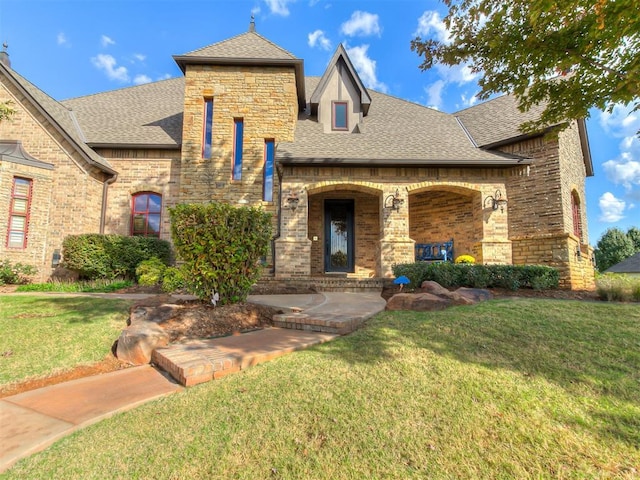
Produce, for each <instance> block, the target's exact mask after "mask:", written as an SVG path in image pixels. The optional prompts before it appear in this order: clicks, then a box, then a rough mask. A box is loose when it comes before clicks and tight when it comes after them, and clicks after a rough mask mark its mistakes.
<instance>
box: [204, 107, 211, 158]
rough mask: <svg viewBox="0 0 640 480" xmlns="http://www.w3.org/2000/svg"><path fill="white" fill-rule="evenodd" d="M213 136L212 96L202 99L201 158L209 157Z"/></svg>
mask: <svg viewBox="0 0 640 480" xmlns="http://www.w3.org/2000/svg"><path fill="white" fill-rule="evenodd" d="M212 137H213V98H205V99H204V125H203V128H202V158H211V139H212Z"/></svg>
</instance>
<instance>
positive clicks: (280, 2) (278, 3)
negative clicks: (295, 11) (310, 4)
mask: <svg viewBox="0 0 640 480" xmlns="http://www.w3.org/2000/svg"><path fill="white" fill-rule="evenodd" d="M292 2H295V0H264V3H266V4H267V7H269V10H270V11H271V13H273V14H274V15H280V16H281V17H288V16H289V7H288V6H287V5H288V4H289V3H292Z"/></svg>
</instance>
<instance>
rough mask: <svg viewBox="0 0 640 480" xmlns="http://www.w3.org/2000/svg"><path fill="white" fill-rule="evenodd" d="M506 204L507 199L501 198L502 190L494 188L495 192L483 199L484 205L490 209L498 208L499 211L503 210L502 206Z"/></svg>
mask: <svg viewBox="0 0 640 480" xmlns="http://www.w3.org/2000/svg"><path fill="white" fill-rule="evenodd" d="M506 204H507V199H506V198H502V192H501V191H500V190H496V193H495V194H494V195H493V196H492V195H489V196H488V197H487V198H485V199H484V206H485V208H486V207H487V206H491V210H498V208H499V209H500V211H501V212H504V207H505V205H506Z"/></svg>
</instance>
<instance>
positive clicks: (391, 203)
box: [384, 188, 404, 212]
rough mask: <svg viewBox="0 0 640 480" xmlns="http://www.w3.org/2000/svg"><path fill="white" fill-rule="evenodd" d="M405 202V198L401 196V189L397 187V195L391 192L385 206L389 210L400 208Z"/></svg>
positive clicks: (385, 200)
mask: <svg viewBox="0 0 640 480" xmlns="http://www.w3.org/2000/svg"><path fill="white" fill-rule="evenodd" d="M403 203H404V199H402V198H400V191H399V190H398V189H397V188H396V193H395V195H393V194H391V195H389V196H388V197H387V198H385V199H384V208H386V209H387V210H395V211H396V212H397V211H398V210H400V205H402V204H403Z"/></svg>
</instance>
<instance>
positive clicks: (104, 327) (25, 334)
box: [0, 295, 129, 390]
mask: <svg viewBox="0 0 640 480" xmlns="http://www.w3.org/2000/svg"><path fill="white" fill-rule="evenodd" d="M128 306H129V302H126V301H122V300H107V299H99V298H89V297H72V298H69V297H66V298H61V297H57V298H53V297H43V296H30V295H29V296H22V295H2V296H0V332H2V335H0V390H1V389H2V386H6V385H7V384H11V383H14V382H19V381H23V380H26V379H30V378H36V377H44V376H48V375H50V374H52V373H58V372H61V371H64V370H68V369H70V368H73V367H74V366H77V365H83V364H91V363H95V362H98V361H100V360H102V359H104V358H105V356H107V355H108V354H109V352H110V349H111V345H112V344H113V342H114V341H115V340H116V339H117V338H118V336H119V335H120V331H121V330H122V329H123V328H124V327H125V326H126V321H127V316H128V313H127V309H128Z"/></svg>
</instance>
